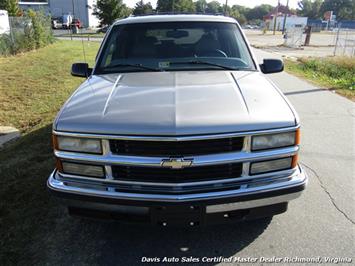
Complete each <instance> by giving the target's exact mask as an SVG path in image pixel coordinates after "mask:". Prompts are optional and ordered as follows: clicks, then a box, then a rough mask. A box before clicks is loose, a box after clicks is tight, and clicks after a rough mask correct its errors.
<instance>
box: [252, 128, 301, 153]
mask: <svg viewBox="0 0 355 266" xmlns="http://www.w3.org/2000/svg"><path fill="white" fill-rule="evenodd" d="M297 144H299V130H297V131H294V132H287V133H278V134H268V135H260V136H254V137H252V145H251V149H252V150H253V151H257V150H266V149H274V148H281V147H288V146H294V145H297Z"/></svg>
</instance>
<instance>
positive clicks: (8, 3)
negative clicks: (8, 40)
mask: <svg viewBox="0 0 355 266" xmlns="http://www.w3.org/2000/svg"><path fill="white" fill-rule="evenodd" d="M0 9H5V10H6V11H7V12H8V14H9V16H11V17H16V16H20V14H21V9H20V7H19V5H18V0H0Z"/></svg>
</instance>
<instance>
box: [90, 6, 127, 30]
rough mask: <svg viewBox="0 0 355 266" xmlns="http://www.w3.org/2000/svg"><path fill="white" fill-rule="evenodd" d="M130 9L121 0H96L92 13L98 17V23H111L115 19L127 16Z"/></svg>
mask: <svg viewBox="0 0 355 266" xmlns="http://www.w3.org/2000/svg"><path fill="white" fill-rule="evenodd" d="M130 13H131V10H130V9H129V8H128V7H127V6H126V5H125V4H123V3H122V0H97V3H96V5H95V6H94V13H93V15H95V16H97V17H98V18H99V19H100V25H101V26H103V25H111V24H112V23H113V22H114V21H115V20H116V19H118V18H124V17H127V16H129V15H130Z"/></svg>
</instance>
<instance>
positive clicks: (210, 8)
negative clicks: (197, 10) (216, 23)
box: [206, 1, 223, 14]
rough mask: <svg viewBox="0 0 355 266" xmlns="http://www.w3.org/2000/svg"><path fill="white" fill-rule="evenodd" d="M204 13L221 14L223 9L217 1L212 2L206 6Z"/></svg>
mask: <svg viewBox="0 0 355 266" xmlns="http://www.w3.org/2000/svg"><path fill="white" fill-rule="evenodd" d="M206 12H207V13H210V14H216V13H222V12H223V7H222V6H221V4H220V3H219V2H218V1H212V2H209V3H208V4H207V9H206Z"/></svg>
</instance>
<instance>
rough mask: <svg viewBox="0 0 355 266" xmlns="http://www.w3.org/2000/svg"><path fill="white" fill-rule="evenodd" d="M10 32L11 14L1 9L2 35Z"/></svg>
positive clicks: (0, 30) (0, 23)
mask: <svg viewBox="0 0 355 266" xmlns="http://www.w3.org/2000/svg"><path fill="white" fill-rule="evenodd" d="M9 32H10V23H9V16H8V14H7V11H6V10H0V35H1V34H8V33H9Z"/></svg>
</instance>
